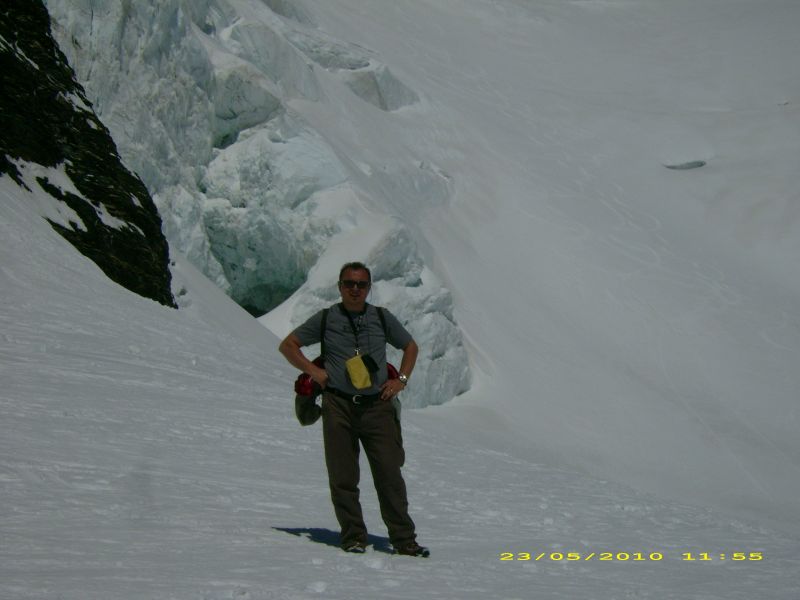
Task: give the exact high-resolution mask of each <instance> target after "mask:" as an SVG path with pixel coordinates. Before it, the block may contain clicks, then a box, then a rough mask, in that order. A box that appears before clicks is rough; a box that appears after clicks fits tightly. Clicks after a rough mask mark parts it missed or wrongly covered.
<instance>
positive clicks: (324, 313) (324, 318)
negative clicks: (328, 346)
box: [319, 308, 329, 360]
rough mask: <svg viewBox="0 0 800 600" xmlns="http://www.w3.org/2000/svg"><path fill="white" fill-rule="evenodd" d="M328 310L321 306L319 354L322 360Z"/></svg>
mask: <svg viewBox="0 0 800 600" xmlns="http://www.w3.org/2000/svg"><path fill="white" fill-rule="evenodd" d="M328 312H329V309H327V308H323V309H322V322H321V323H320V326H319V343H320V349H319V354H320V356H322V360H325V328H326V327H327V325H328Z"/></svg>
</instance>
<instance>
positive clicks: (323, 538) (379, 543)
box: [273, 527, 393, 554]
mask: <svg viewBox="0 0 800 600" xmlns="http://www.w3.org/2000/svg"><path fill="white" fill-rule="evenodd" d="M273 529H275V530H276V531H283V532H284V533H289V534H291V535H295V536H297V537H304V538H306V539H308V540H310V541H312V542H315V543H317V544H324V545H326V546H333V547H334V548H338V547H339V533H338V532H336V531H331V530H330V529H324V528H322V527H273ZM367 544H369V545H371V546H372V547H373V548H375V551H376V552H385V553H387V554H392V552H393V551H392V545H391V544H390V543H389V538H387V537H382V536H379V535H372V534H371V533H370V534H367Z"/></svg>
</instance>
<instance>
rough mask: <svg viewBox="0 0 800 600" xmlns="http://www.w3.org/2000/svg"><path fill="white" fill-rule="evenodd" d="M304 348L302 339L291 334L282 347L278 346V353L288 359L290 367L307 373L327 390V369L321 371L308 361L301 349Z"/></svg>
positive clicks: (282, 343)
mask: <svg viewBox="0 0 800 600" xmlns="http://www.w3.org/2000/svg"><path fill="white" fill-rule="evenodd" d="M302 346H303V344H302V343H301V342H300V338H298V337H297V336H296V335H295V334H293V333H290V334H289V335H287V336H286V337H285V338H284V340H283V341H282V342H281V344H280V346H278V351H279V352H280V353H281V354H283V355H284V356H285V357H286V360H288V361H289V364H290V365H292V366H293V367H296V368H297V369H300V370H301V371H302V372H303V373H307V374H308V375H310V376H311V379H313V380H314V381H316V382H317V383H318V384H319V385H320V387H322V388H325V386H327V385H328V373H327V371H325V369H320V368H319V367H318V366H317V365H315V364H314V363H313V362H311V361H310V360H308V358H306V355H305V354H303V351H302V350H301V349H300V348H302Z"/></svg>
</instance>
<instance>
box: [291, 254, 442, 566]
mask: <svg viewBox="0 0 800 600" xmlns="http://www.w3.org/2000/svg"><path fill="white" fill-rule="evenodd" d="M371 285H372V277H371V274H370V271H369V269H368V268H367V267H366V266H365V265H364V264H363V263H359V262H353V263H347V264H346V265H344V266H343V267H342V269H341V271H340V272H339V293H340V294H341V298H342V301H341V303H340V304H338V305H336V306H332V307H331V308H330V309H329V311H328V313H327V319H326V321H325V331H324V334H322V335H324V340H322V339H320V337H321V329H322V325H323V311H319V312H318V313H317V314H315V315H314V316H312V317H311V318H310V319H308V320H307V321H306V322H305V323H303V324H302V325H300V326H299V327H298V328H297V329H295V330H294V331H293V332H292V333H290V334H289V335H288V336H287V337H286V339H284V340H283V341H282V342H281V345H280V347H279V350H280V352H281V353H282V354H283V355H284V356H285V357H286V359H287V360H288V361H289V362H290V363H291V364H292V365H293V366H295V367H297V368H298V369H300V370H301V371H303V372H304V373H307V374H308V375H309V376H310V377H311V378H312V379H313V380H314V381H315V382H317V383H318V384H319V385H320V387H321V388H322V389H323V392H322V433H323V440H324V446H325V463H326V465H327V467H328V481H329V484H330V490H331V500H332V501H333V507H334V511H335V512H336V518H337V520H338V521H339V525H340V527H341V539H340V542H341V546H342V549H343V550H345V551H346V552H356V553H363V552H365V551H366V546H367V528H366V525H365V524H364V518H363V515H362V512H361V504H360V502H359V499H358V496H359V491H358V482H359V475H360V473H359V464H358V457H359V442H360V443H361V445H362V446H363V447H364V451H365V452H366V454H367V459H368V461H369V466H370V469H371V471H372V478H373V480H374V481H375V489H376V490H377V492H378V501H379V503H380V508H381V516H382V517H383V521H384V523H385V524H386V527H387V529H388V530H389V540H390V541H391V543H392V546H393V547H394V549H395V551H396V552H397V553H398V554H404V555H408V556H423V557H427V556H429V555H430V553H429V552H428V549H427V548H424V547H422V546H420V545H419V544H418V543H417V541H416V533H415V528H414V522H413V521H412V520H411V517H410V516H409V514H408V500H407V497H406V485H405V481H404V480H403V476H402V474H401V472H400V467H402V466H403V462H404V461H405V452H404V450H403V445H402V436H401V432H400V422H399V419H398V417H397V415H396V413H395V409H394V406H393V404H392V400H393V398H394V397H395V396H396V395H397V394H398V393H399V392H401V391H402V390H403V389H405V387H406V385H407V383H408V378H409V377H410V375H411V372H412V371H413V369H414V364H415V363H416V360H417V353H418V348H417V344H416V343H415V342H414V340H413V338H412V337H411V335H410V334H409V333H408V331H406V329H405V328H404V327H403V326H402V325H401V324H400V322H399V321H398V320H397V318H396V317H395V316H394V315H392V314H391V313H390V312H389V311H387V310H385V309H384V310H383V317H384V322H385V327H384V323H382V321H381V318H380V314H379V313H378V309H377V308H376V307H374V306H372V305H370V304H368V303H367V294H369V290H370V287H371ZM384 330H385V332H386V333H384ZM317 342H324V343H323V348H324V357H323V358H324V360H325V367H324V368H321V367H318V366H316V365H315V364H314V363H312V362H311V361H310V360H309V359H308V358H306V356H305V355H304V354H303V352H302V350H301V348H302V347H303V346H308V345H310V344H315V343H317ZM387 343H389V344H391V345H392V346H394V347H395V348H398V349H399V350H402V351H403V358H402V360H401V362H400V374H399V377H398V378H397V379H388V373H387V368H386V344H387ZM354 357H360V359H358V358H356V359H355V360H352V359H354ZM346 363H347V364H346ZM354 363H355V365H356V366H354ZM364 365H366V367H367V368H366V370H365V369H364ZM370 371H371V372H370ZM367 372H369V375H366V373H367ZM362 376H365V379H364V381H360V379H361V377H362Z"/></svg>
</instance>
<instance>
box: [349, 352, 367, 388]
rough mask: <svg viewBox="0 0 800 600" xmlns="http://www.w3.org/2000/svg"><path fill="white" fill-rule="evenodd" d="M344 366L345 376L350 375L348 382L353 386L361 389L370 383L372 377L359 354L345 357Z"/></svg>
mask: <svg viewBox="0 0 800 600" xmlns="http://www.w3.org/2000/svg"><path fill="white" fill-rule="evenodd" d="M344 366H345V368H346V369H347V376H348V377H350V383H352V384H353V387H354V388H356V389H357V390H363V389H364V388H368V387H370V386H371V385H372V378H371V377H370V376H369V371H368V370H367V367H366V365H365V364H364V361H363V360H362V359H361V356H359V355H356V356H354V357H353V358H349V359H347V360H346V361H345V363H344Z"/></svg>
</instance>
